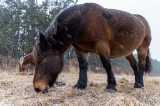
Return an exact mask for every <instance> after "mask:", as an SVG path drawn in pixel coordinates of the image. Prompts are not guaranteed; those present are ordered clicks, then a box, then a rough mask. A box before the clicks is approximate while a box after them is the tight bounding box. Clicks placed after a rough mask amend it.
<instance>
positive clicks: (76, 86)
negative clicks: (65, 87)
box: [72, 84, 86, 90]
mask: <svg viewBox="0 0 160 106" xmlns="http://www.w3.org/2000/svg"><path fill="white" fill-rule="evenodd" d="M72 88H73V89H75V88H77V89H81V90H83V89H85V88H86V87H85V86H82V85H79V84H76V85H74V86H73V87H72Z"/></svg>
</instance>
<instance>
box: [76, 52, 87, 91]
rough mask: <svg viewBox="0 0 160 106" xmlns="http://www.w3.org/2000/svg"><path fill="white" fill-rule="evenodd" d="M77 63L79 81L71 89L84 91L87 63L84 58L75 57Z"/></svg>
mask: <svg viewBox="0 0 160 106" xmlns="http://www.w3.org/2000/svg"><path fill="white" fill-rule="evenodd" d="M77 59H78V63H79V79H78V82H77V84H76V85H74V86H73V88H78V89H84V88H86V86H87V70H88V63H87V60H86V57H85V56H80V55H78V56H77Z"/></svg>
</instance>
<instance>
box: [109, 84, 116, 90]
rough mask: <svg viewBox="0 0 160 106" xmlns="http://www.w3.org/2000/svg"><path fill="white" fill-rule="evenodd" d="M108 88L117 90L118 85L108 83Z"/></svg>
mask: <svg viewBox="0 0 160 106" xmlns="http://www.w3.org/2000/svg"><path fill="white" fill-rule="evenodd" d="M106 89H107V90H114V91H117V89H116V86H115V85H112V84H110V85H107V87H106Z"/></svg>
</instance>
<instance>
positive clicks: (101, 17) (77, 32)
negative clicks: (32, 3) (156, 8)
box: [33, 3, 151, 93]
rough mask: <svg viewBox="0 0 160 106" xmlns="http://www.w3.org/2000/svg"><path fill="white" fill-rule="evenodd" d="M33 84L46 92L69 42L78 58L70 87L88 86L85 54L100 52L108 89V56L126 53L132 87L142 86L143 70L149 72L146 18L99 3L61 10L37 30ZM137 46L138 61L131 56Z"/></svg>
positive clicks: (113, 82)
mask: <svg viewBox="0 0 160 106" xmlns="http://www.w3.org/2000/svg"><path fill="white" fill-rule="evenodd" d="M39 41H40V42H39V46H38V47H37V49H38V52H37V62H36V66H35V75H34V79H33V85H34V88H35V91H36V92H37V93H38V92H48V85H49V86H50V87H52V86H53V83H54V82H55V81H56V78H57V76H58V74H59V73H60V72H61V70H62V66H63V53H64V52H65V50H66V49H67V48H68V47H69V46H70V45H72V46H73V47H74V50H75V52H76V54H77V58H78V62H79V69H80V72H79V79H78V82H77V84H75V85H74V86H73V87H74V88H78V89H84V88H86V86H87V66H88V63H87V61H86V54H87V53H88V52H94V53H96V54H98V55H99V56H100V59H101V61H102V64H103V67H104V68H105V70H106V73H107V81H108V85H107V87H106V89H107V90H116V80H115V77H114V74H113V72H112V68H111V63H110V58H116V57H121V56H125V57H126V59H127V60H128V61H129V62H130V65H131V67H132V68H133V70H134V74H135V84H134V87H135V88H141V87H143V86H144V84H143V74H144V72H150V70H151V61H150V60H151V59H150V57H149V45H150V42H151V32H150V27H149V25H148V23H147V21H146V19H145V18H143V17H142V16H140V15H134V14H130V13H128V12H125V11H120V10H114V9H105V8H103V7H101V6H100V5H98V4H94V3H86V4H80V5H74V6H71V7H69V8H67V9H65V10H63V11H62V12H60V13H59V14H58V15H57V16H56V17H55V19H54V20H53V21H52V23H51V24H50V25H49V27H48V28H47V30H46V31H45V33H44V34H41V33H40V38H39ZM134 50H137V53H138V59H139V61H138V63H137V62H136V60H135V58H134V57H133V51H134Z"/></svg>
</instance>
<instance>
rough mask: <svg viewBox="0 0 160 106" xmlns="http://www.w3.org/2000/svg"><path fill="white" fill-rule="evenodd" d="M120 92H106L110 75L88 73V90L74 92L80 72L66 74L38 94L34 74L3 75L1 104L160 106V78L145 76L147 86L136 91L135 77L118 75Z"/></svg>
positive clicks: (0, 75) (0, 80) (36, 105)
mask: <svg viewBox="0 0 160 106" xmlns="http://www.w3.org/2000/svg"><path fill="white" fill-rule="evenodd" d="M115 77H116V80H117V91H116V92H114V93H109V92H106V90H105V88H106V74H96V73H91V72H89V73H88V86H87V88H86V89H85V90H78V89H72V86H73V85H74V84H76V82H77V80H78V73H66V72H63V73H61V74H60V75H59V78H58V80H57V81H59V82H63V83H65V84H66V85H56V84H55V85H54V88H50V89H49V92H48V93H44V94H43V93H36V92H35V91H34V88H33V83H32V81H33V75H20V74H18V73H16V72H7V71H5V72H4V71H2V72H0V95H1V96H0V105H5V106H12V105H13V106H14V105H15V106H51V105H52V106H155V105H156V106H157V105H160V77H155V76H148V75H147V76H145V77H144V82H145V87H144V88H141V89H134V88H133V84H134V76H132V75H116V76H115Z"/></svg>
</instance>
